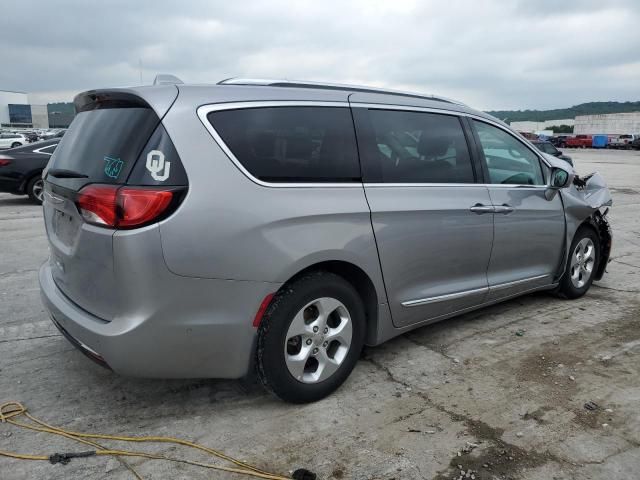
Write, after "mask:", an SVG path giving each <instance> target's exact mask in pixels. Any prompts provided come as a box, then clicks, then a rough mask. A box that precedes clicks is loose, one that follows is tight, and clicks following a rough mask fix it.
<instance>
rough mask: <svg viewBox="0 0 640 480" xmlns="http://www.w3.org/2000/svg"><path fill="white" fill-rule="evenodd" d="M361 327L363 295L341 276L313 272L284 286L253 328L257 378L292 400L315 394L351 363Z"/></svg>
mask: <svg viewBox="0 0 640 480" xmlns="http://www.w3.org/2000/svg"><path fill="white" fill-rule="evenodd" d="M364 333H365V314H364V307H363V305H362V301H361V300H360V297H359V296H358V293H357V292H356V290H355V289H354V288H353V286H352V285H351V284H350V283H349V282H347V281H346V280H345V279H344V278H342V277H340V276H338V275H335V274H333V273H329V272H313V273H310V274H307V275H305V276H303V277H301V278H299V279H297V280H295V281H293V282H292V283H291V284H289V285H287V286H285V287H284V288H283V290H282V291H281V292H280V293H278V295H276V297H275V298H274V300H273V301H272V303H271V305H270V307H269V308H268V310H267V313H266V314H265V316H264V317H263V319H262V322H261V324H260V329H259V332H258V351H257V356H258V358H257V366H258V374H259V376H260V379H261V380H262V383H263V384H264V385H265V387H267V389H268V390H270V391H272V392H273V393H275V394H276V395H277V396H278V397H280V398H281V399H283V400H285V401H288V402H292V403H307V402H314V401H316V400H320V399H322V398H324V397H326V396H327V395H329V394H330V393H331V392H333V391H334V390H335V389H337V388H338V387H339V386H340V385H341V384H342V383H343V382H344V381H345V380H346V379H347V377H348V376H349V374H350V373H351V371H352V370H353V367H354V366H355V364H356V362H357V360H358V357H359V356H360V352H361V350H362V346H363V343H364Z"/></svg>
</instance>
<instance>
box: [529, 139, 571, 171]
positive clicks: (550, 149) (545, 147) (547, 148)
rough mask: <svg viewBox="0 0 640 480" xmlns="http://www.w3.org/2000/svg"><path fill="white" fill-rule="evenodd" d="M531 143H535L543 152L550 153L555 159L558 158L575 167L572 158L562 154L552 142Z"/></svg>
mask: <svg viewBox="0 0 640 480" xmlns="http://www.w3.org/2000/svg"><path fill="white" fill-rule="evenodd" d="M531 143H533V144H534V145H535V146H536V148H537V149H538V150H540V151H541V152H544V153H548V154H549V155H553V156H554V157H558V158H559V159H560V160H564V161H565V162H567V163H568V164H569V165H571V166H573V160H571V157H570V156H568V155H565V154H564V153H562V152H561V151H560V150H558V149H557V148H556V147H555V146H554V145H553V144H552V143H551V142H541V141H536V140H533V141H532V142H531Z"/></svg>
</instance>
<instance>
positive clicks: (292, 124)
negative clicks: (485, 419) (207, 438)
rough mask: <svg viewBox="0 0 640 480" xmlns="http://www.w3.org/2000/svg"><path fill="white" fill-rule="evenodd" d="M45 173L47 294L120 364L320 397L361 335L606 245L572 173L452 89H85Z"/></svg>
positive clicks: (60, 319)
mask: <svg viewBox="0 0 640 480" xmlns="http://www.w3.org/2000/svg"><path fill="white" fill-rule="evenodd" d="M75 105H76V109H77V112H78V114H77V116H76V118H75V120H74V121H73V123H72V125H71V127H70V128H69V130H68V131H67V133H66V135H65V136H64V138H63V139H62V140H61V142H60V144H59V146H58V148H57V150H56V151H55V153H54V155H53V157H52V158H51V161H50V162H49V165H48V167H47V169H46V170H45V172H44V174H43V177H44V179H45V199H44V217H45V224H46V230H47V235H48V238H49V244H50V251H51V255H50V259H49V261H48V262H47V263H45V264H44V265H43V266H42V268H41V270H40V274H39V276H40V285H41V290H42V297H43V300H44V303H45V305H46V307H47V309H48V311H49V312H50V314H51V318H52V320H53V322H54V323H55V325H56V326H57V327H58V328H59V329H60V331H61V332H62V333H63V334H64V335H65V336H66V337H67V339H68V340H69V341H70V342H71V343H73V344H74V345H75V346H76V347H78V348H79V349H80V350H81V351H82V352H84V353H85V354H86V355H87V356H89V357H90V358H92V359H93V360H95V361H96V362H98V363H100V364H101V365H103V366H105V367H108V368H111V369H113V370H114V371H115V372H118V373H121V374H124V375H131V376H140V377H163V378H169V377H172V378H186V377H218V378H240V377H243V376H245V375H247V374H248V373H249V372H251V371H253V370H254V369H255V370H257V372H258V375H259V377H260V379H261V380H262V382H263V383H264V385H265V386H266V387H267V388H268V389H269V390H271V391H272V392H274V393H275V394H276V395H278V396H279V397H281V398H282V399H284V400H287V401H291V402H309V401H314V400H318V399H320V398H322V397H324V396H326V395H328V394H329V393H331V392H332V391H333V390H335V389H336V388H337V387H339V386H340V385H341V384H342V383H343V382H344V381H345V379H346V378H347V377H348V376H349V374H350V372H351V371H352V369H353V368H354V366H355V364H356V362H357V359H358V357H359V355H360V352H361V350H362V348H363V346H364V345H377V344H380V343H381V342H384V341H386V340H388V339H390V338H392V337H395V336H397V335H400V334H402V333H403V332H407V331H409V330H411V329H414V328H416V327H420V326H422V325H425V324H428V323H431V322H434V321H438V320H442V319H445V318H449V317H452V316H454V315H458V314H460V313H463V312H468V311H470V310H472V309H476V308H480V307H483V306H486V305H490V304H493V303H496V302H500V301H502V300H506V299H509V298H513V297H514V296H517V295H522V294H525V293H528V292H533V291H537V290H550V291H553V292H555V293H557V294H558V295H560V296H563V297H566V298H577V297H580V296H582V295H584V294H585V292H586V291H587V290H588V289H589V287H590V285H591V282H592V281H593V280H597V279H600V278H601V277H602V275H603V274H604V270H605V267H606V265H607V262H608V258H609V253H610V249H611V233H610V228H609V225H608V222H607V220H606V207H607V206H608V205H610V204H611V197H610V195H609V192H608V190H607V188H606V185H605V184H604V182H603V181H602V178H601V177H600V176H599V175H598V174H593V175H590V176H587V177H579V176H577V175H576V174H575V172H574V171H573V168H572V167H571V166H570V165H568V164H567V163H566V162H563V161H561V160H557V159H555V158H554V157H551V156H546V155H545V154H544V153H542V152H540V151H538V150H537V149H536V148H535V147H534V146H533V145H531V144H530V143H529V142H528V141H527V140H525V139H524V138H522V137H521V136H520V135H518V134H517V133H516V132H514V131H513V130H511V129H510V128H509V127H508V126H507V125H505V124H504V123H502V122H500V121H498V120H496V119H495V118H493V117H491V116H489V115H487V114H485V113H482V112H479V111H476V110H473V109H471V108H469V107H467V106H465V105H463V104H461V103H458V102H456V101H453V100H449V99H445V98H440V97H435V96H426V95H419V94H412V93H403V92H394V91H387V90H379V89H374V88H368V87H355V86H345V85H332V84H318V83H310V82H291V81H269V80H241V79H232V80H226V81H223V82H220V83H219V84H217V85H204V86H198V85H184V84H182V83H181V82H179V81H177V80H176V81H173V82H169V83H164V84H162V82H160V84H158V85H155V86H149V87H139V88H131V89H109V90H92V91H88V92H84V93H81V94H79V95H78V96H77V97H76V99H75Z"/></svg>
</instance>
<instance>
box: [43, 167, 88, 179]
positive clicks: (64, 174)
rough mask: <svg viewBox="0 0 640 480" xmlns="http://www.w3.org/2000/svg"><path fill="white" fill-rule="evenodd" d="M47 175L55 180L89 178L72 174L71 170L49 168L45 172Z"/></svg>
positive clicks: (81, 174) (82, 174)
mask: <svg viewBox="0 0 640 480" xmlns="http://www.w3.org/2000/svg"><path fill="white" fill-rule="evenodd" d="M47 175H51V176H52V177H56V178H89V175H85V174H84V173H80V172H74V171H73V170H66V169H64V168H51V169H49V171H48V172H47Z"/></svg>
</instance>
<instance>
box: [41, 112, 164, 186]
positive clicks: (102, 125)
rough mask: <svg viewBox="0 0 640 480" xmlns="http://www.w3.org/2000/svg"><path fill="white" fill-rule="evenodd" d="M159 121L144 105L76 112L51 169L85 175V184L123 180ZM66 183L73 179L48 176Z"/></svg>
mask: <svg viewBox="0 0 640 480" xmlns="http://www.w3.org/2000/svg"><path fill="white" fill-rule="evenodd" d="M158 122H159V120H158V117H157V115H156V114H155V113H154V111H153V110H151V109H147V108H108V109H104V110H91V111H87V112H81V113H79V114H78V115H76V117H75V119H74V120H73V122H72V123H71V126H70V127H69V130H68V131H67V134H66V135H65V136H64V137H63V138H62V139H61V140H60V143H59V144H58V148H57V149H56V151H55V153H54V155H53V157H52V159H51V165H50V166H51V168H55V169H64V170H72V171H74V172H79V173H82V174H85V175H87V179H85V180H83V182H82V183H83V184H84V183H91V182H99V183H118V184H119V183H125V182H126V180H127V176H128V175H129V172H130V171H131V169H132V168H133V165H134V163H135V162H136V160H137V159H138V155H139V154H140V151H141V150H142V148H143V147H144V146H145V144H146V143H147V140H148V139H149V137H150V136H151V133H152V132H153V130H154V129H155V127H156V125H157V124H158ZM47 180H48V181H50V182H54V183H60V184H62V185H67V184H68V183H79V182H72V181H68V180H65V179H56V178H54V177H51V176H48V177H47Z"/></svg>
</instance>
